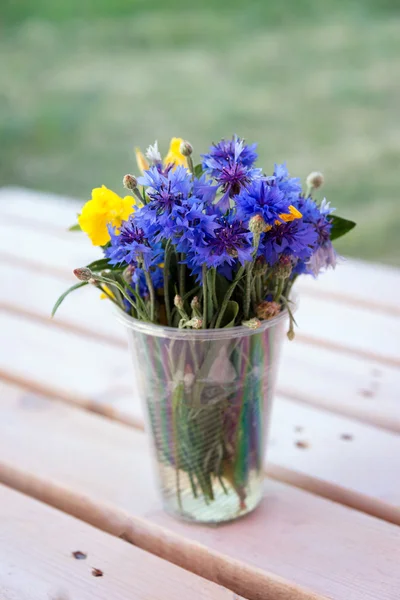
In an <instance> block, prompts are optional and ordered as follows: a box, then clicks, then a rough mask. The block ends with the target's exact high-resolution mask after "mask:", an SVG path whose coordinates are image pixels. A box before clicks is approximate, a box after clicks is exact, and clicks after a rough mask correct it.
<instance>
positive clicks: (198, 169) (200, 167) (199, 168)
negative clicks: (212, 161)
mask: <svg viewBox="0 0 400 600" xmlns="http://www.w3.org/2000/svg"><path fill="white" fill-rule="evenodd" d="M202 175H203V165H202V164H201V163H199V164H198V165H196V166H195V168H194V176H195V177H197V178H199V177H201V176H202Z"/></svg>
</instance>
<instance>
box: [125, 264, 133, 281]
mask: <svg viewBox="0 0 400 600" xmlns="http://www.w3.org/2000/svg"><path fill="white" fill-rule="evenodd" d="M134 272H135V267H134V266H133V265H128V266H127V267H126V269H124V271H123V272H122V278H123V280H124V281H125V283H128V284H131V283H132V277H133V274H134Z"/></svg>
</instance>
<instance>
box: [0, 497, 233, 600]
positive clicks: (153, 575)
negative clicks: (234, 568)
mask: <svg viewBox="0 0 400 600" xmlns="http://www.w3.org/2000/svg"><path fill="white" fill-rule="evenodd" d="M0 505H1V513H2V527H1V531H0V597H1V599H2V600H15V599H16V598H18V600H42V599H43V598H49V599H51V600H73V599H74V598H76V599H78V598H79V600H85V599H86V600H93V598H96V600H110V599H112V600H128V599H129V600H131V599H132V598H138V599H139V598H140V599H141V600H145V599H146V598H147V599H149V600H150V599H151V600H157V599H158V600H176V598H185V597H187V598H189V597H190V598H193V600H195V599H196V600H206V599H208V600H233V597H234V596H233V593H232V592H231V591H229V590H227V589H224V588H222V587H220V586H218V585H216V584H215V583H212V582H210V581H207V580H206V579H203V578H201V577H199V576H197V575H194V574H193V573H190V572H189V571H186V570H184V569H181V568H179V567H177V566H175V565H173V564H171V563H169V562H166V561H164V560H161V559H160V558H158V557H156V556H154V555H152V554H149V553H148V552H144V551H143V550H141V549H139V548H136V547H135V546H133V545H132V544H126V543H124V542H123V541H122V540H120V539H118V538H117V537H114V536H112V535H109V534H107V533H103V532H102V531H99V530H98V529H95V528H94V527H91V526H90V525H88V524H86V523H83V522H82V521H78V520H77V519H74V518H72V517H70V516H68V515H67V514H65V513H61V512H60V511H58V510H55V509H54V508H51V507H50V506H47V505H45V504H42V503H40V502H38V501H37V500H33V499H32V498H28V497H27V496H25V495H23V494H21V493H18V492H16V491H14V490H11V489H10V488H6V487H4V486H0ZM76 551H79V552H81V553H82V554H84V555H85V556H86V558H84V559H81V560H77V559H75V558H74V556H73V553H74V552H76ZM93 569H96V570H97V571H95V574H97V576H96V577H95V576H94V575H93ZM100 573H101V575H100Z"/></svg>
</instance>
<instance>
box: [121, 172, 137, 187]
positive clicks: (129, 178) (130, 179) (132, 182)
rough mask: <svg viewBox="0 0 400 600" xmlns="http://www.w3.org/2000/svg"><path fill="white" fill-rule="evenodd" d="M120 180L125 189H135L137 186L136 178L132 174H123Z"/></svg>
mask: <svg viewBox="0 0 400 600" xmlns="http://www.w3.org/2000/svg"><path fill="white" fill-rule="evenodd" d="M122 182H123V184H124V187H125V188H126V189H127V190H135V189H136V188H137V179H136V177H135V176H134V175H125V177H124V178H123V180H122Z"/></svg>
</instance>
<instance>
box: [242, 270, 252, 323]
mask: <svg viewBox="0 0 400 600" xmlns="http://www.w3.org/2000/svg"><path fill="white" fill-rule="evenodd" d="M252 267H253V263H252V262H251V263H247V265H246V283H245V291H244V307H243V312H244V319H245V321H247V320H248V319H249V317H250V299H251V275H252Z"/></svg>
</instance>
